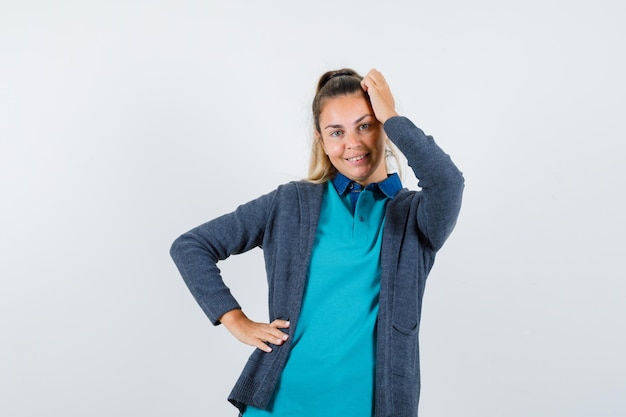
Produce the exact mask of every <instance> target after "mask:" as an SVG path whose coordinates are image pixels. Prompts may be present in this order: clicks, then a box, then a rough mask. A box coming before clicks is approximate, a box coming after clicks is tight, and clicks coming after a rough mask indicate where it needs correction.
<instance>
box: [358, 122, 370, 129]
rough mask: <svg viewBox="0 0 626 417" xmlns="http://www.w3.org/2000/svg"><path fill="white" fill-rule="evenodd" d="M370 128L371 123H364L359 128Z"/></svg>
mask: <svg viewBox="0 0 626 417" xmlns="http://www.w3.org/2000/svg"><path fill="white" fill-rule="evenodd" d="M369 128H370V125H369V123H363V124H362V125H361V126H359V130H367V129H369Z"/></svg>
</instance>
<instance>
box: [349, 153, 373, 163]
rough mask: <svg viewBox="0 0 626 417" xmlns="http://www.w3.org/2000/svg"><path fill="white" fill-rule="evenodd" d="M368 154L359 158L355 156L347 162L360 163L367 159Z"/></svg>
mask: <svg viewBox="0 0 626 417" xmlns="http://www.w3.org/2000/svg"><path fill="white" fill-rule="evenodd" d="M367 155H368V154H363V155H359V156H353V157H352V158H346V161H348V162H359V161H360V160H362V159H365V157H367Z"/></svg>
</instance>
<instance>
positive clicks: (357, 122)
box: [324, 113, 373, 129]
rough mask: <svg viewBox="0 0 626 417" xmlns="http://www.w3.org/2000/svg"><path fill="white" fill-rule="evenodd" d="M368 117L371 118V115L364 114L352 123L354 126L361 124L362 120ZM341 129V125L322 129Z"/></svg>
mask: <svg viewBox="0 0 626 417" xmlns="http://www.w3.org/2000/svg"><path fill="white" fill-rule="evenodd" d="M368 116H369V117H373V116H372V115H371V114H369V113H367V114H364V115H363V116H361V117H359V118H358V119H356V120H355V121H354V124H355V125H356V124H359V123H361V122H362V121H363V119H365V118H366V117H368ZM341 127H343V126H342V125H328V126H326V127H324V129H328V128H332V129H338V128H341Z"/></svg>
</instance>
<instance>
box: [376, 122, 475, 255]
mask: <svg viewBox="0 0 626 417" xmlns="http://www.w3.org/2000/svg"><path fill="white" fill-rule="evenodd" d="M384 128H385V133H387V136H388V137H389V139H391V141H393V143H394V144H395V145H396V146H398V148H399V149H400V151H402V153H403V154H404V155H405V156H406V158H407V162H408V164H409V166H410V167H411V169H412V170H413V172H414V173H415V176H416V177H417V179H418V180H419V183H418V185H419V186H420V187H421V189H422V190H421V192H420V193H421V199H420V200H419V205H418V208H417V225H418V228H419V229H420V232H421V234H422V235H423V236H425V238H426V240H427V243H428V244H429V246H430V247H431V248H432V249H433V250H434V251H437V250H439V249H440V248H441V247H442V246H443V244H444V242H445V241H446V239H447V238H448V236H449V235H450V233H451V232H452V230H453V229H454V226H455V224H456V220H457V217H458V215H459V211H460V209H461V199H462V194H463V188H464V178H463V174H462V173H461V171H459V169H458V168H457V167H456V165H455V164H454V163H453V162H452V160H451V159H450V156H448V155H447V154H446V153H445V152H444V151H443V150H442V149H441V148H440V147H439V146H438V145H437V144H436V143H435V141H434V139H433V138H432V136H427V135H426V134H424V132H423V131H422V130H421V129H420V128H418V127H417V126H415V125H414V124H413V123H412V122H411V121H410V120H409V119H407V118H406V117H402V116H397V117H392V118H390V119H388V120H387V121H386V122H385V125H384Z"/></svg>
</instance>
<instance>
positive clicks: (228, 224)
mask: <svg viewBox="0 0 626 417" xmlns="http://www.w3.org/2000/svg"><path fill="white" fill-rule="evenodd" d="M275 195H276V191H274V192H272V193H269V194H266V195H264V196H262V197H259V198H257V199H255V200H252V201H250V202H249V203H246V204H243V205H241V206H239V207H238V208H237V209H236V210H235V211H234V212H232V213H229V214H225V215H223V216H220V217H218V218H216V219H214V220H211V221H209V222H207V223H204V224H202V225H200V226H198V227H196V228H194V229H192V230H190V231H188V232H187V233H184V234H183V235H181V236H180V237H178V238H177V239H176V240H175V241H174V243H173V244H172V247H171V249H170V255H171V256H172V259H173V260H174V263H175V264H176V266H177V268H178V270H179V271H180V274H181V275H182V277H183V279H184V281H185V283H186V284H187V287H188V288H189V290H190V291H191V293H192V295H193V296H194V298H195V299H196V301H197V302H198V304H199V305H200V307H201V308H202V310H203V311H204V313H205V314H206V315H207V317H208V318H209V319H210V320H211V322H212V323H213V324H215V325H217V324H220V323H222V324H224V326H225V327H226V328H227V329H228V330H229V331H230V332H231V333H232V334H233V335H234V336H235V337H236V338H237V339H238V340H240V341H241V342H243V343H246V344H249V345H251V346H255V347H258V348H259V349H261V350H264V351H266V352H270V351H271V348H270V347H269V346H268V345H267V344H266V343H272V344H281V343H282V342H283V341H284V340H286V335H285V334H284V333H283V332H282V331H280V330H279V329H280V328H285V327H288V323H287V322H285V321H284V320H276V321H274V322H272V323H257V322H254V321H251V320H250V319H248V318H247V317H246V315H245V314H244V313H243V311H242V310H241V306H240V305H239V303H238V302H237V300H236V299H235V297H234V296H233V295H232V294H231V292H230V289H229V288H228V287H227V286H226V284H225V283H224V281H223V279H222V276H221V273H220V270H219V268H218V267H217V263H218V262H219V261H221V260H224V259H226V258H228V257H229V256H230V255H234V254H238V253H243V252H246V251H248V250H250V249H252V248H254V247H258V246H260V245H261V243H262V240H263V235H264V231H265V225H266V224H267V220H268V216H269V215H270V212H271V208H272V204H273V201H274V198H275Z"/></svg>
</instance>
